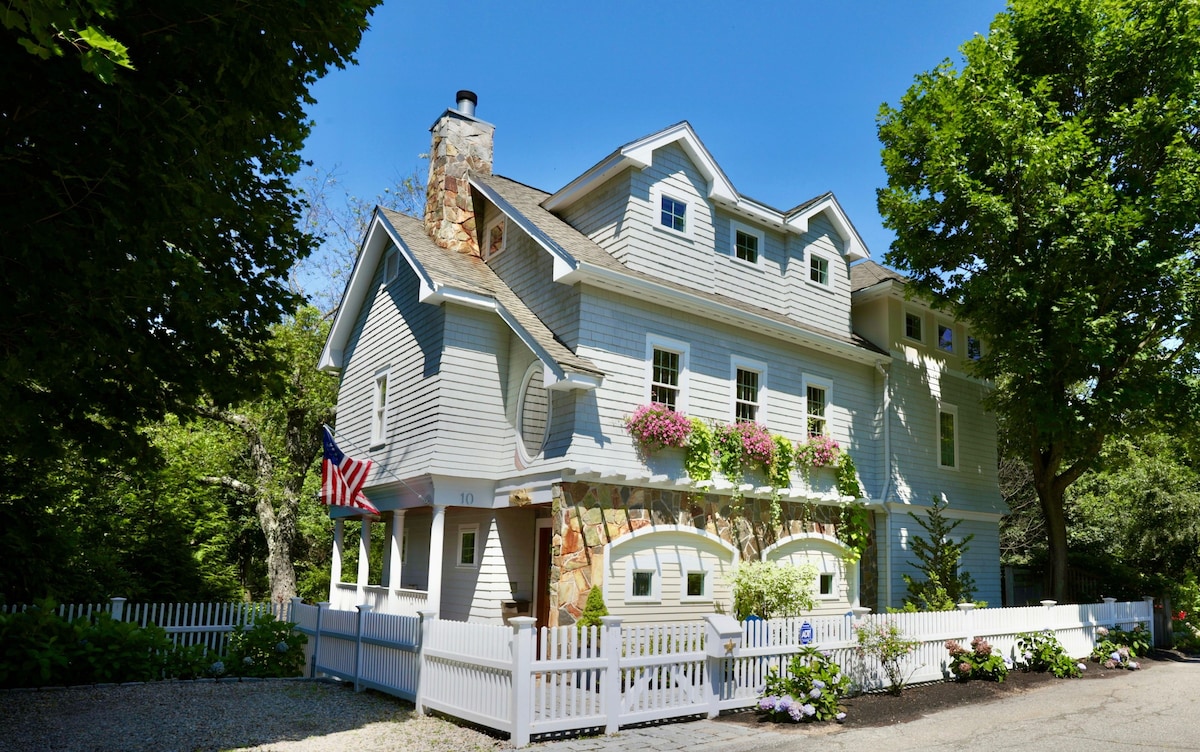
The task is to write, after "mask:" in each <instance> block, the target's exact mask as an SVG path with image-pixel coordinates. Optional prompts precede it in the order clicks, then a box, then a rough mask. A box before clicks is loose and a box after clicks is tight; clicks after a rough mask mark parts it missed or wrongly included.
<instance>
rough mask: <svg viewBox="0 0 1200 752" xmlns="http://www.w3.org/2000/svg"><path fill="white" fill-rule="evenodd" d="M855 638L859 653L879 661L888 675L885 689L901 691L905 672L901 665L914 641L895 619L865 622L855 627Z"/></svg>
mask: <svg viewBox="0 0 1200 752" xmlns="http://www.w3.org/2000/svg"><path fill="white" fill-rule="evenodd" d="M854 629H855V632H856V633H857V637H858V648H857V650H858V654H859V655H860V656H862V657H864V658H871V659H874V660H876V661H878V662H879V665H880V666H881V667H882V668H883V673H884V675H885V676H887V680H888V692H889V693H890V694H893V695H898V694H900V693H901V692H902V691H903V690H904V685H905V683H906V682H907V681H908V676H909V675H911V673H912V672H909V674H908V675H906V674H905V673H904V670H903V669H902V668H901V667H900V662H901V661H902V660H904V658H905V656H907V655H908V654H909V653H911V652H913V651H914V650H916V649H917V646H918V645H919V644H920V643H919V642H917V641H916V640H907V639H905V638H904V630H902V629H900V625H899V624H896V623H895V622H894V621H879V622H870V621H864V622H861V623H859V624H858V625H856V626H855V628H854Z"/></svg>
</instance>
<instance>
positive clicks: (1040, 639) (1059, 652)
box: [1016, 629, 1082, 679]
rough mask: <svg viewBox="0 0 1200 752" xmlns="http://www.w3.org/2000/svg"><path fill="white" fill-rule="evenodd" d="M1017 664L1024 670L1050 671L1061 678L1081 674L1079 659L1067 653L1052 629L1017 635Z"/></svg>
mask: <svg viewBox="0 0 1200 752" xmlns="http://www.w3.org/2000/svg"><path fill="white" fill-rule="evenodd" d="M1016 662H1017V665H1019V666H1020V667H1021V669H1022V670H1024V671H1036V672H1038V673H1045V672H1047V671H1049V672H1050V673H1051V674H1054V675H1055V676H1057V677H1058V678H1059V679H1070V678H1072V677H1076V676H1079V674H1080V672H1081V671H1082V669H1081V668H1080V664H1079V662H1078V661H1076V660H1074V659H1073V658H1071V656H1069V655H1067V652H1066V651H1065V650H1063V646H1062V644H1061V643H1060V642H1059V641H1058V636H1057V635H1055V634H1054V632H1053V631H1052V630H1049V629H1046V630H1043V631H1041V632H1022V633H1021V634H1019V635H1017V661H1016Z"/></svg>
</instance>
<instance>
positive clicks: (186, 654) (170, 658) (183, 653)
mask: <svg viewBox="0 0 1200 752" xmlns="http://www.w3.org/2000/svg"><path fill="white" fill-rule="evenodd" d="M212 663H213V657H212V655H211V654H210V653H209V651H208V648H206V647H205V646H203V645H172V646H171V648H170V649H169V650H168V651H167V653H166V655H165V656H164V658H163V678H165V679H202V678H204V677H205V676H207V675H208V669H209V667H211V666H212Z"/></svg>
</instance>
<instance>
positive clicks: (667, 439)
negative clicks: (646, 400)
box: [625, 402, 692, 452]
mask: <svg viewBox="0 0 1200 752" xmlns="http://www.w3.org/2000/svg"><path fill="white" fill-rule="evenodd" d="M625 430H627V431H628V432H629V435H630V436H632V437H633V440H634V441H636V442H637V444H638V446H639V447H640V448H641V450H642V451H643V452H655V451H658V450H659V449H663V448H664V447H672V448H677V449H682V448H683V447H685V446H687V440H688V434H689V433H691V431H692V421H691V420H690V419H688V417H687V416H686V415H684V414H683V413H677V412H675V411H674V410H672V409H671V408H669V407H667V406H666V405H661V404H659V403H657V402H654V403H651V404H649V405H642V406H641V407H639V408H638V409H637V410H635V411H634V413H633V415H631V416H629V417H628V418H626V419H625Z"/></svg>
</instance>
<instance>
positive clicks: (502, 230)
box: [483, 217, 508, 260]
mask: <svg viewBox="0 0 1200 752" xmlns="http://www.w3.org/2000/svg"><path fill="white" fill-rule="evenodd" d="M506 230H507V227H506V226H505V220H504V217H500V218H499V219H497V220H496V221H495V222H492V223H491V224H490V225H488V228H487V233H485V235H484V248H483V258H484V260H487V259H490V258H491V257H492V256H496V255H498V254H500V253H502V252H503V251H504V242H505V240H506V238H507V236H508V233H507V232H506Z"/></svg>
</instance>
